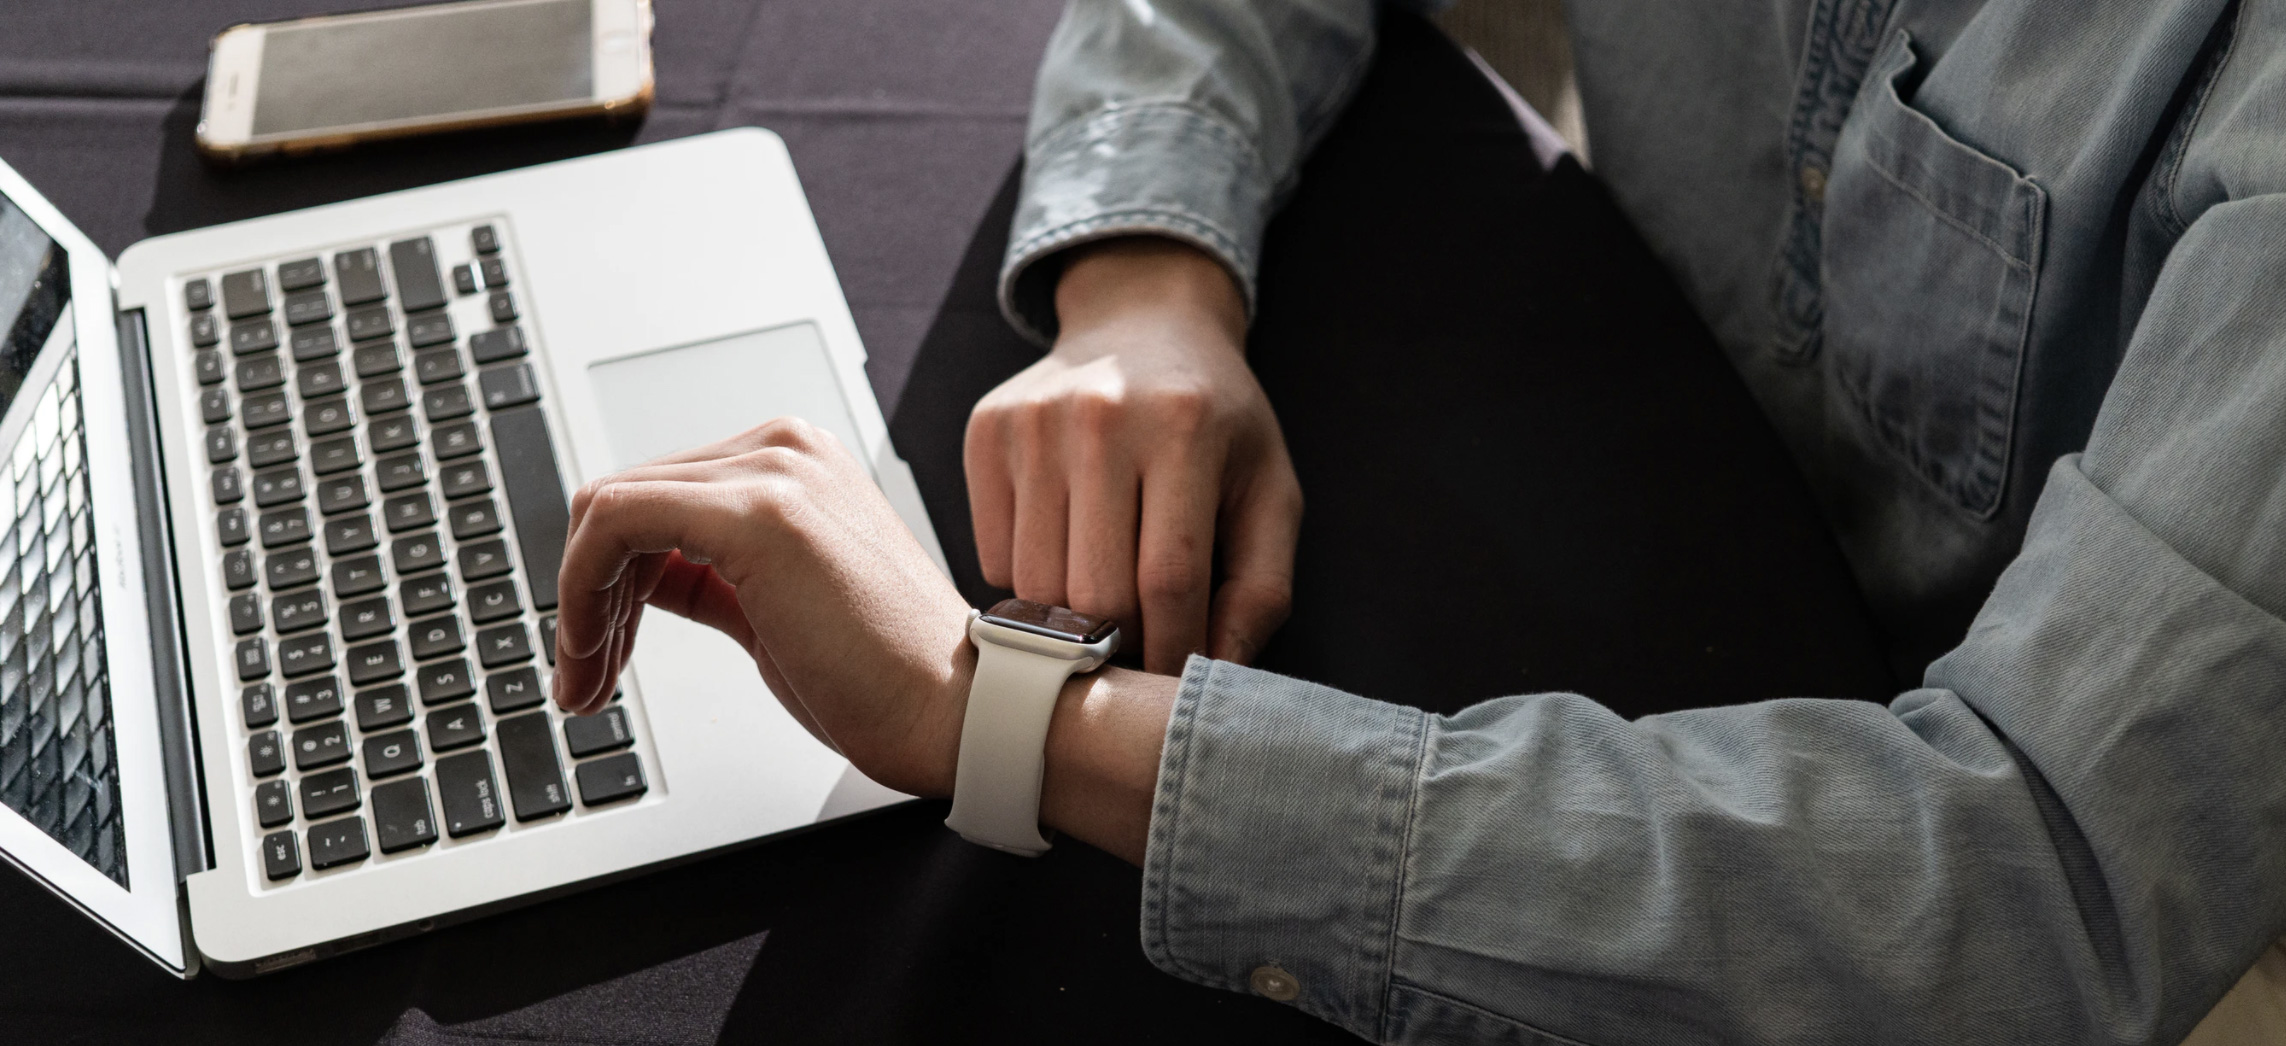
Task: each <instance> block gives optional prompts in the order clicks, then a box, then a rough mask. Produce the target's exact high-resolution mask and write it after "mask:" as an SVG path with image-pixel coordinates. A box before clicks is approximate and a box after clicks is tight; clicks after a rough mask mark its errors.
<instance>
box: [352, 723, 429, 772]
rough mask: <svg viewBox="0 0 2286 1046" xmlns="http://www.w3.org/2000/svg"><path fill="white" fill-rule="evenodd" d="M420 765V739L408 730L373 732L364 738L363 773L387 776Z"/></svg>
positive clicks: (414, 768) (415, 768) (418, 767)
mask: <svg viewBox="0 0 2286 1046" xmlns="http://www.w3.org/2000/svg"><path fill="white" fill-rule="evenodd" d="M420 767H421V739H420V738H419V737H417V736H415V735H414V733H413V732H412V731H410V730H398V731H394V732H391V733H386V734H375V735H373V736H372V737H368V738H366V739H365V774H366V776H368V777H388V776H390V775H391V774H401V773H404V772H405V771H407V770H418V769H420Z"/></svg>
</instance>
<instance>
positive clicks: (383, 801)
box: [373, 777, 437, 854]
mask: <svg viewBox="0 0 2286 1046" xmlns="http://www.w3.org/2000/svg"><path fill="white" fill-rule="evenodd" d="M373 834H374V836H375V837H376V838H378V839H379V840H380V841H381V852H382V853H385V854H393V853H396V852H397V851H399V850H410V849H412V848H413V847H416V846H427V845H429V844H430V843H433V842H436V841H437V821H436V816H435V815H434V814H432V813H430V812H429V783H428V782H427V781H423V780H421V779H420V778H418V777H415V778H411V779H409V780H404V781H391V782H389V783H388V784H383V785H374V786H373Z"/></svg>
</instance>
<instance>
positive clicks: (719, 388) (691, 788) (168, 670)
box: [0, 130, 943, 977]
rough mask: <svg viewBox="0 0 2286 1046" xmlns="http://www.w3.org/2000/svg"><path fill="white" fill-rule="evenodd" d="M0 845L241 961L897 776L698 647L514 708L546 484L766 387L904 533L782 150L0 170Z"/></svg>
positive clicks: (102, 910)
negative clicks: (345, 192)
mask: <svg viewBox="0 0 2286 1046" xmlns="http://www.w3.org/2000/svg"><path fill="white" fill-rule="evenodd" d="M0 332H5V334H4V337H5V341H4V342H0V349H4V352H0V411H4V412H0V462H4V467H5V472H4V473H0V528H5V534H4V536H0V854H4V855H5V856H6V857H7V858H8V860H9V861H10V862H12V863H13V864H15V865H16V866H17V867H18V868H20V869H22V870H23V871H24V872H26V873H28V874H30V875H31V876H33V877H34V878H36V879H38V880H39V881H40V882H42V883H44V884H46V885H47V886H48V887H49V888H50V889H52V890H53V891H54V892H55V893H57V894H58V895H60V896H62V897H63V898H65V899H67V900H69V901H70V902H72V903H74V904H76V905H78V906H79V907H80V908H81V909H82V910H84V911H85V912H86V913H87V914H88V915H90V916H92V917H94V918H96V919H98V920H100V921H102V923H103V924H104V925H106V926H108V927H109V928H110V929H112V930H113V931H114V932H115V933H117V934H118V935H119V936H120V937H121V938H123V939H125V940H126V941H128V942H130V943H131V944H133V945H134V946H135V947H137V948H139V949H141V950H142V951H143V952H144V953H145V954H146V955H148V956H150V957H151V958H152V959H155V960H157V961H158V962H160V963H162V964H164V965H165V966H167V967H168V968H169V969H171V970H174V971H176V972H177V973H179V974H181V975H184V976H189V975H191V974H193V973H195V972H196V971H197V970H198V969H200V968H201V967H202V966H204V967H208V968H212V969H213V970H215V971H216V972H217V973H220V974H222V975H224V976H233V977H235V976H246V975H252V974H259V973H265V972H269V971H272V970H277V969H282V968H285V967H289V966H293V965H297V964H300V963H305V962H309V961H312V960H315V959H320V958H324V957H326V956H329V955H333V954H336V953H339V952H343V951H348V950H351V949H355V948H361V947H365V946H368V945H372V944H377V943H380V942H383V941H388V940H392V939H395V938H399V937H404V936H409V935H412V934H418V933H422V932H425V931H428V930H430V929H433V928H435V927H437V926H441V925H445V924H447V923H450V922H453V921H456V920H460V919H465V918H469V917H471V916H474V915H477V914H481V913H483V912H485V911H487V910H493V909H498V908H501V907H505V906H508V905H512V904H514V903H516V902H518V901H519V900H528V899H532V898H534V897H537V896H541V895H543V894H547V893H551V892H560V891H562V890H564V889H566V888H572V887H577V886H579V885H581V884H587V883H594V882H597V881H599V880H601V879H604V878H606V877H611V876H615V875H619V874H623V873H626V872H629V871H631V870H634V869H638V868H642V867H645V866H649V865H655V864H658V863H661V862H665V861H670V860H673V859H676V858H681V857H688V856H691V855H696V854H701V853H705V852H707V851H711V850H717V849H720V848H723V847H727V846H731V845H734V844H738V843H742V842H747V841H750V840H753V839H756V838H758V837H761V836H765V835H769V834H771V833H774V832H782V831H785V830H788V829H792V828H797V827H801V826H804V825H809V824H812V823H815V822H817V821H819V820H821V819H825V818H830V817H836V816H841V815H844V814H848V813H854V812H856V811H859V810H864V809H869V808H871V807H874V806H879V805H882V804H884V803H888V802H894V801H896V800H897V799H899V798H901V797H900V796H898V795H897V794H896V793H894V792H890V791H888V790H887V789H884V788H881V787H880V786H878V785H874V784H872V783H871V782H869V781H867V780H865V778H863V777H862V776H861V775H858V774H857V773H855V772H854V771H853V770H851V769H850V767H849V766H848V764H847V763H846V762H844V761H843V760H842V759H841V758H840V757H839V756H837V755H835V754H834V753H833V752H831V751H830V750H828V749H826V748H825V747H824V746H823V745H821V744H819V743H818V742H816V741H814V740H812V739H811V738H810V736H809V735H808V734H807V733H805V732H804V731H803V730H802V728H801V727H800V726H799V725H797V724H796V723H795V721H794V720H793V719H792V718H791V717H789V716H788V715H787V714H786V713H785V712H784V711H783V709H782V708H781V707H780V706H779V704H778V702H777V701H775V700H773V699H772V698H771V696H770V694H769V693H768V691H767V690H766V689H765V688H764V687H763V684H762V683H761V680H760V678H759V676H758V675H757V673H756V671H755V668H754V665H753V663H752V661H751V660H750V659H749V658H748V657H747V655H746V654H745V652H744V651H742V650H740V649H739V648H738V647H737V646H736V645H735V644H733V643H732V642H731V641H729V640H727V639H724V638H722V637H720V636H718V635H716V634H713V633H711V632H709V631H707V630H705V629H703V628H700V627H699V626H696V625H693V624H690V623H688V622H685V621H682V620H680V619H675V618H671V617H670V616H668V615H665V614H655V615H652V617H651V619H650V620H648V621H646V622H645V625H644V636H643V642H642V644H641V648H640V649H639V650H638V651H637V652H636V654H635V658H634V663H633V666H632V668H631V669H630V671H629V672H628V674H627V676H626V677H625V679H624V680H623V681H622V686H621V689H620V696H619V697H618V699H617V700H616V701H615V702H614V704H613V705H612V706H611V708H610V709H609V710H608V711H607V712H605V713H603V714H602V715H599V716H596V717H593V718H588V719H573V718H570V717H566V716H562V715H559V714H558V713H557V712H556V711H555V709H554V708H553V707H552V706H551V705H550V703H549V702H548V701H547V700H546V699H545V695H546V694H547V691H548V673H549V670H550V669H549V662H550V659H551V657H552V653H553V650H554V642H553V634H554V632H553V628H554V617H553V615H554V609H555V607H556V590H555V589H556V571H557V566H558V563H559V560H560V557H561V556H562V551H563V538H564V528H565V522H566V509H565V505H566V494H567V492H568V491H570V490H572V489H574V488H576V487H577V486H578V485H579V484H580V483H581V482H583V481H585V480H588V479H590V478H593V477H596V476H601V475H604V474H607V473H609V472H612V471H615V470H617V469H621V468H625V467H627V466H630V465H634V464H637V463H639V462H642V461H644V460H647V459H649V458H652V457H655V456H657V455H659V454H662V453H665V452H667V451H670V450H675V449H678V448H682V447H688V446H693V445H696V444H700V443H704V442H709V441H712V440H716V439H720V438H723V437H725V436H729V435H732V434H735V433H737V432H740V431H743V430H745V429H747V428H749V427H751V426H753V425H755V424H758V423H760V422H762V421H765V420H767V419H770V418H772V417H777V416H780V415H798V416H801V417H804V418H807V419H809V420H810V421H812V422H815V423H817V424H818V425H820V426H823V427H824V428H826V429H827V430H829V431H831V432H832V433H833V434H834V435H835V436H837V437H839V439H840V440H841V442H842V444H843V445H844V446H846V447H847V448H849V450H850V451H851V452H853V453H854V454H855V455H856V456H857V457H858V458H859V459H860V460H861V461H863V462H865V463H866V464H867V465H868V466H869V467H870V468H871V469H872V471H873V475H874V477H875V479H876V480H878V481H879V483H880V484H881V487H882V489H883V490H884V491H885V492H887V494H888V496H889V499H890V501H891V502H892V503H893V504H894V505H895V506H896V507H897V510H898V511H899V512H900V513H901V514H902V515H903V516H904V518H905V520H906V522H907V523H908V524H909V525H910V526H911V527H912V528H913V531H914V533H915V534H916V535H918V536H919V537H920V539H921V541H922V543H923V545H924V546H926V547H927V548H928V549H929V550H930V551H931V552H932V553H933V554H936V555H937V557H938V560H939V562H940V565H941V563H942V558H943V557H942V553H941V552H940V551H938V547H937V543H936V540H935V537H934V535H933V534H932V532H931V530H930V528H929V523H928V518H927V516H926V514H925V512H924V511H923V509H922V507H921V500H920V495H919V491H918V490H917V488H916V487H915V486H914V483H913V479H912V475H911V473H910V472H909V471H908V470H907V469H906V467H905V465H904V464H903V462H901V461H900V460H899V459H898V458H897V456H896V455H895V453H894V451H893V450H892V449H891V447H890V443H889V433H888V427H887V425H886V423H885V422H884V421H883V419H882V416H881V410H880V407H879V405H878V404H877V403H876V402H875V401H874V399H873V393H872V390H871V387H870V386H869V385H868V384H867V383H866V378H865V372H864V367H863V364H864V360H865V352H864V349H863V347H862V346H861V345H860V344H859V341H858V336H857V329H856V327H855V325H854V324H853V323H852V322H851V320H850V315H849V309H848V306H847V304H846V303H845V302H844V301H843V300H842V296H841V291H840V288H839V286H838V285H837V283H836V282H835V279H834V274H833V269H832V266H831V265H830V263H829V262H828V261H827V258H826V253H825V247H824V245H823V243H822V242H821V241H820V240H819V238H818V233H817V228H816V225H815V223H814V222H813V221H812V219H811V216H810V212H809V209H808V207H807V205H806V204H805V203H804V201H803V198H802V192H801V187H800V185H799V184H798V183H797V182H796V179H795V175H794V168H793V164H792V162H791V160H790V159H789V157H788V156H787V153H786V150H785V147H784V145H783V144H782V143H781V142H780V141H779V140H778V139H777V138H776V137H775V136H773V135H771V134H769V133H768V132H765V131H760V130H739V131H725V132H721V133H717V134H710V135H703V136H699V137H695V138H686V139H682V140H679V141H674V142H668V143H664V144H659V145H651V146H644V147H640V148H633V149H626V150H621V151H618V152H613V153H608V154H605V155H601V156H596V157H591V158H585V159H578V160H569V161H565V162H561V163H554V164H548V165H545V166H541V167H534V168H530V169H526V170H520V171H512V172H508V173H505V174H498V175H491V176H487V177H482V178H472V179H469V180H466V181H460V182H454V183H450V184H445V185H438V186H432V187H429V188H423V189H415V190H411V191H407V192H400V193H392V194H389V195H386V196H376V197H372V198H369V199H363V200H355V201H350V202H347V203H340V204H334V205H330V206H325V207H317V208H313V209H310V210H305V211H299V212H295V213H291V214H282V215H277V216H274V217H268V218H260V219H255V220H252V221H244V222H237V223H233V224H230V225H223V226H216V227H213V228H208V229H200V230H195V231H192V232H186V233H179V234H175V235H170V236H162V237H158V238H156V239H151V240H146V241H143V242H141V243H138V244H136V245H134V246H133V247H130V248H129V249H128V250H127V251H126V253H125V254H123V255H122V256H121V257H120V258H119V260H118V262H117V264H116V265H114V264H113V263H112V262H110V261H109V260H108V259H106V258H105V257H104V256H103V255H102V253H101V252H99V251H97V250H96V248H95V246H94V245H93V244H92V243H90V242H89V241H88V239H87V238H86V237H85V236H83V235H81V234H80V233H79V231H78V230H76V229H74V228H73V227H72V226H71V224H70V223H69V222H67V221H65V220H64V218H63V216H62V215H61V214H60V213H58V212H57V211H56V209H55V208H54V207H52V206H50V205H49V204H48V202H47V201H46V200H44V199H42V198H41V197H40V196H39V194H38V193H36V192H35V191H33V189H32V187H31V186H30V185H29V184H27V183H26V182H25V181H24V180H23V179H22V178H20V177H18V176H17V175H16V173H15V172H14V171H12V170H9V169H7V168H6V167H5V166H0Z"/></svg>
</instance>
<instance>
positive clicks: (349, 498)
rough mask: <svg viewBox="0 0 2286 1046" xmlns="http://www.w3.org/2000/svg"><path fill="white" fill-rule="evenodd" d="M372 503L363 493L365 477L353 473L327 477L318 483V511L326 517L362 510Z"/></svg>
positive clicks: (370, 498)
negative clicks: (337, 513)
mask: <svg viewBox="0 0 2286 1046" xmlns="http://www.w3.org/2000/svg"><path fill="white" fill-rule="evenodd" d="M372 503H373V499H372V497H370V496H368V495H367V494H366V493H365V477H363V476H360V475H358V474H356V473H354V472H352V473H349V474H347V475H342V476H327V477H326V478H324V479H321V480H319V481H318V484H317V504H318V511H319V512H322V513H324V514H326V515H328V516H330V515H333V514H334V513H336V512H347V511H349V510H351V509H358V508H364V507H365V506H367V505H370V504H372Z"/></svg>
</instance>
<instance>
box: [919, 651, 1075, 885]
mask: <svg viewBox="0 0 2286 1046" xmlns="http://www.w3.org/2000/svg"><path fill="white" fill-rule="evenodd" d="M1090 664H1091V663H1090V662H1087V661H1067V660H1065V659H1063V658H1057V657H1049V656H1047V655H1045V654H1035V653H1032V652H1030V651H1025V650H1016V649H1012V648H1010V647H1004V646H1000V645H998V644H995V643H978V644H976V679H975V681H974V682H972V683H970V684H969V688H968V713H967V715H966V717H965V718H964V719H963V720H962V722H961V729H960V766H959V768H958V769H957V770H955V771H954V774H953V804H952V816H951V817H947V818H945V827H947V828H950V829H952V830H953V831H956V832H959V833H960V835H961V838H963V839H966V840H968V841H969V842H972V843H976V844H978V845H981V846H989V847H992V848H993V849H995V850H1006V851H1008V852H1009V853H1012V854H1021V855H1023V856H1025V857H1038V856H1039V855H1041V854H1043V853H1046V852H1047V850H1048V840H1047V839H1046V838H1044V837H1043V836H1042V835H1041V833H1040V772H1041V770H1042V768H1043V767H1044V766H1045V765H1046V763H1047V755H1048V752H1047V748H1048V719H1049V717H1051V716H1052V715H1054V714H1055V711H1056V695H1057V694H1059V693H1062V692H1063V689H1064V681H1065V680H1067V679H1070V678H1071V677H1072V674H1073V673H1074V672H1077V671H1079V670H1081V669H1084V668H1087V667H1090Z"/></svg>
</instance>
